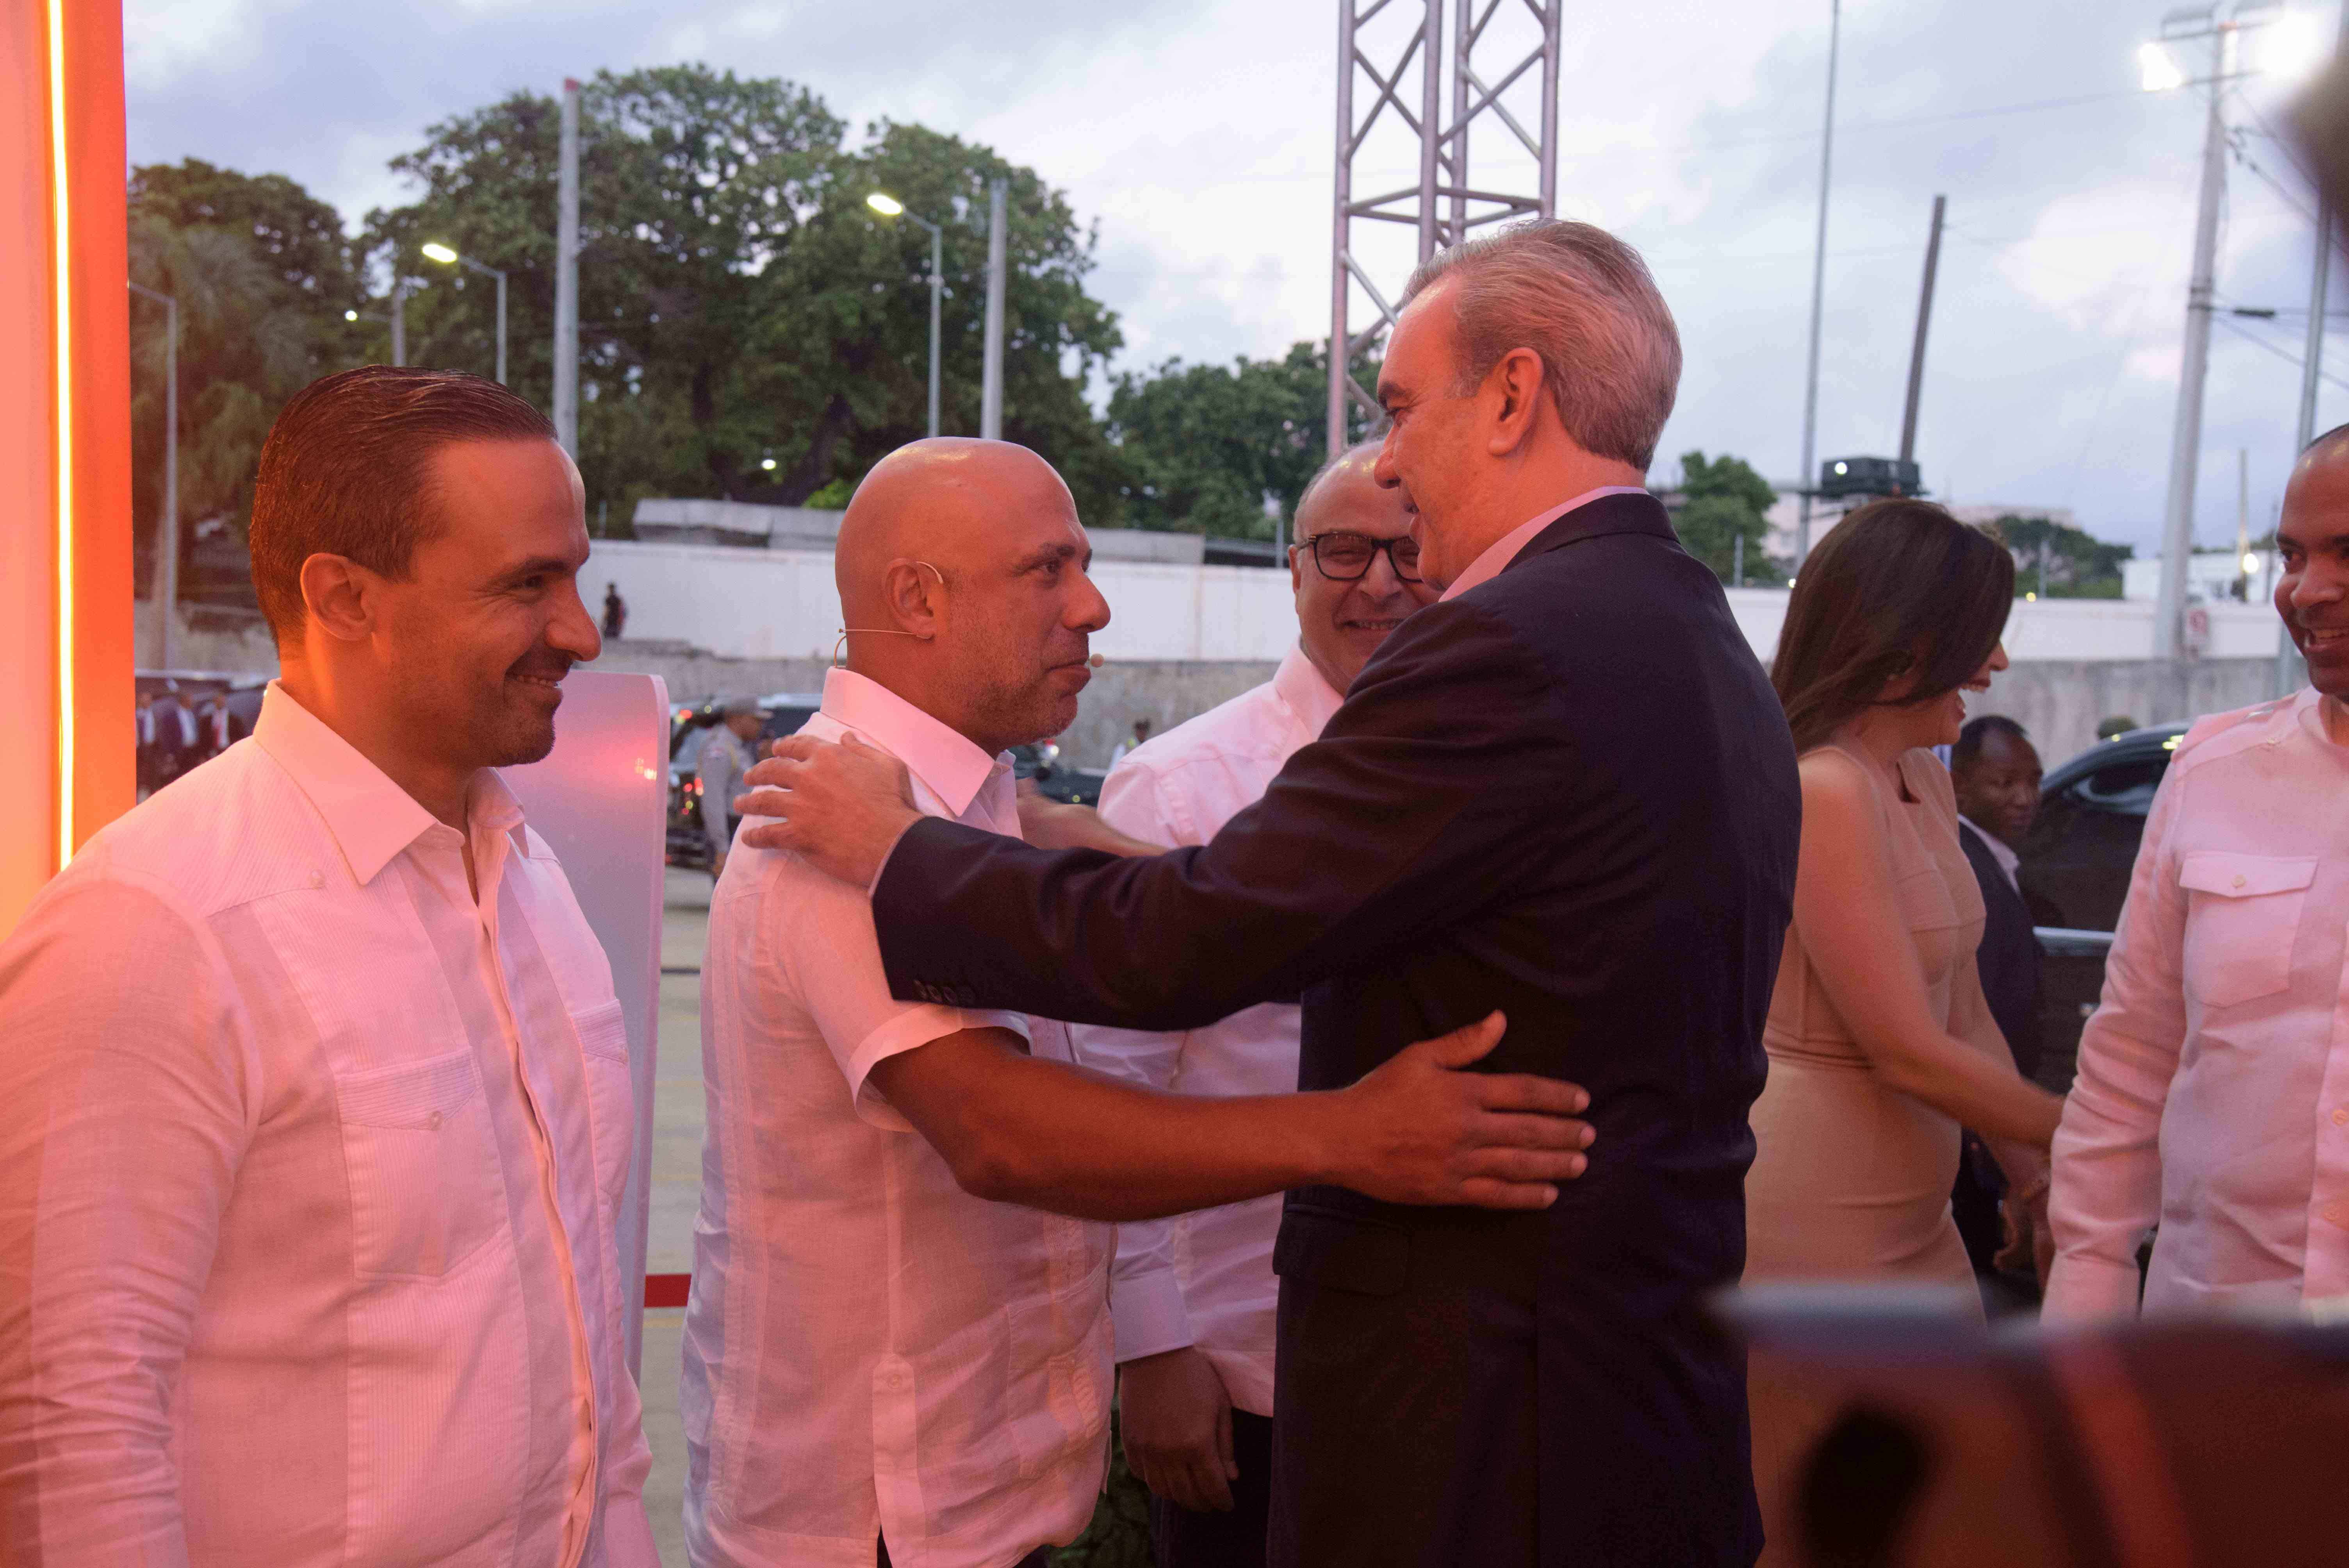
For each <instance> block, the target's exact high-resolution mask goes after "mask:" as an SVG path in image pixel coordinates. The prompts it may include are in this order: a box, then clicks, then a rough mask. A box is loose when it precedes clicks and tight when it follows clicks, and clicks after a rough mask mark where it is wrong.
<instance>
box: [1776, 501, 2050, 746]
mask: <svg viewBox="0 0 2349 1568" xmlns="http://www.w3.org/2000/svg"><path fill="white" fill-rule="evenodd" d="M2013 605H2014V558H2013V556H2011V555H2009V554H2008V553H2007V552H2006V549H2005V547H2004V546H2003V545H2002V544H2000V543H1999V542H1998V541H1997V540H1995V539H1993V538H1992V537H1991V536H1990V535H1989V534H1987V533H1985V532H1983V531H1982V530H1981V529H1978V528H1970V527H1968V526H1967V525H1966V524H1964V523H1962V522H1960V521H1958V520H1957V519H1956V518H1954V517H1951V515H1950V514H1949V513H1948V512H1947V511H1943V510H1942V509H1941V508H1940V507H1938V506H1935V505H1934V504H1933V503H1932V502H1930V501H1925V500H1901V499H1897V498H1896V499H1894V500H1876V501H1870V502H1868V504H1867V505H1866V506H1863V507H1861V508H1859V509H1858V510H1857V511H1854V512H1853V513H1852V514H1851V515H1850V516H1848V517H1847V518H1845V519H1844V520H1843V521H1841V522H1839V523H1837V525H1836V526H1835V527H1834V528H1833V529H1831V530H1830V531H1828V533H1827V536H1826V539H1824V540H1822V541H1821V542H1819V545H1818V548H1817V549H1816V550H1814V551H1812V552H1811V554H1810V559H1809V560H1807V561H1806V562H1803V565H1802V569H1801V571H1800V573H1797V575H1796V576H1795V590H1794V592H1793V593H1791V594H1790V595H1788V597H1787V601H1786V623H1785V626H1784V627H1783V628H1781V629H1780V631H1779V633H1778V655H1777V657H1776V658H1775V659H1774V660H1773V661H1771V665H1770V684H1771V685H1772V686H1775V687H1776V688H1777V691H1778V700H1779V702H1780V703H1782V704H1784V705H1785V709H1786V725H1787V727H1788V728H1790V729H1792V730H1793V731H1794V732H1795V750H1796V751H1808V750H1809V749H1811V748H1813V747H1815V746H1817V745H1820V744H1821V743H1823V742H1824V741H1825V740H1826V738H1827V737H1828V736H1830V735H1832V734H1834V733H1835V732H1836V730H1837V729H1838V728H1839V727H1842V726H1843V725H1845V724H1847V723H1848V722H1849V721H1850V720H1851V719H1853V718H1855V717H1857V716H1858V715H1859V714H1860V713H1862V712H1863V711H1865V710H1866V709H1868V708H1870V707H1876V706H1878V704H1880V703H1882V702H1884V701H1885V700H1886V699H1885V696H1884V688H1885V687H1886V686H1888V685H1889V684H1890V683H1891V682H1893V681H1894V680H1897V679H1898V678H1899V677H1900V676H1903V675H1911V674H1913V675H1914V676H1916V684H1915V685H1914V686H1913V687H1912V688H1911V689H1910V690H1909V693H1908V694H1907V695H1906V696H1902V697H1901V698H1900V701H1899V706H1901V707H1914V706H1917V705H1920V704H1923V703H1929V702H1931V701H1933V700H1934V699H1936V698H1937V697H1941V696H1948V695H1949V694H1950V693H1951V692H1953V691H1955V690H1957V689H1958V687H1960V686H1963V685H1964V684H1965V683H1966V682H1967V681H1969V680H1971V679H1972V678H1973V675H1974V672H1975V671H1976V670H1979V669H1980V668H1982V662H1983V661H1984V660H1986V659H1988V658H1989V657H1990V654H1991V650H1992V648H1994V647H1996V646H1997V645H1998V640H1999V638H2000V636H2001V635H2002V634H2003V633H2004V632H2005V630H2006V617H2007V612H2008V611H2010V610H2011V609H2013Z"/></svg>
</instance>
